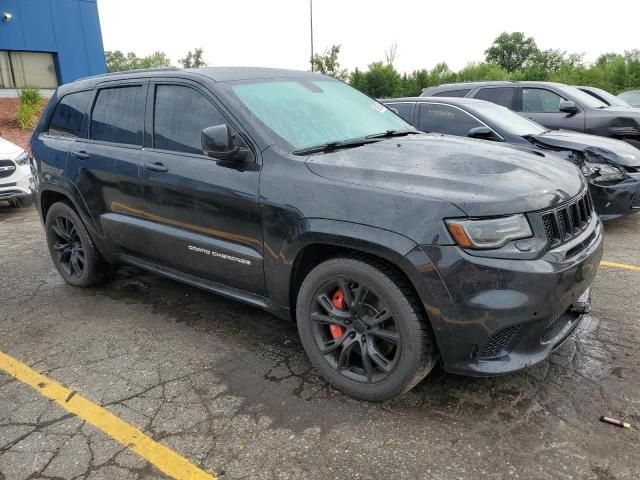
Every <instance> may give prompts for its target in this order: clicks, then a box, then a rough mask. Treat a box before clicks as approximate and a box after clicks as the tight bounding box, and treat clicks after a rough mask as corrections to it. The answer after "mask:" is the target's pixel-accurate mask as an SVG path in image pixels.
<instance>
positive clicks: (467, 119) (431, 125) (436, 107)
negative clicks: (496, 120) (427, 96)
mask: <svg viewBox="0 0 640 480" xmlns="http://www.w3.org/2000/svg"><path fill="white" fill-rule="evenodd" d="M482 126H483V125H482V123H480V122H479V121H478V120H476V119H475V118H473V117H472V116H471V115H469V114H468V113H466V112H464V111H462V110H460V109H459V108H456V107H451V106H449V105H440V104H435V103H422V104H421V105H420V113H419V118H418V129H420V130H423V131H425V132H437V133H446V134H448V135H458V136H466V135H467V133H469V130H471V129H472V128H475V127H482Z"/></svg>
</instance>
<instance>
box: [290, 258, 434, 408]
mask: <svg viewBox="0 0 640 480" xmlns="http://www.w3.org/2000/svg"><path fill="white" fill-rule="evenodd" d="M297 323H298V331H299V334H300V339H301V341H302V345H303V347H304V349H305V351H306V352H307V355H308V356H309V358H310V359H311V362H312V363H313V365H314V366H315V367H316V368H317V369H318V370H319V371H320V373H321V374H322V375H323V376H324V377H325V378H326V379H327V381H329V382H330V383H331V384H333V385H334V386H336V387H337V388H339V389H340V390H342V391H344V392H346V393H348V394H349V395H351V396H353V397H356V398H359V399H363V400H368V401H384V400H388V399H390V398H393V397H395V396H397V395H400V394H402V393H405V392H407V391H409V390H410V389H411V388H413V387H414V386H415V385H416V384H417V383H418V382H419V381H420V380H422V379H423V378H424V377H425V376H426V375H427V374H428V373H429V372H430V371H431V369H432V368H433V366H434V365H435V363H436V360H437V358H438V353H437V348H436V346H435V342H434V337H433V331H432V329H431V326H430V325H429V323H428V320H427V318H426V316H425V314H424V313H423V311H422V307H421V305H420V302H419V301H418V299H417V297H416V295H415V293H414V292H413V290H412V288H411V286H410V285H409V284H408V283H407V281H406V280H405V279H404V277H402V276H401V275H399V274H398V273H397V272H396V271H395V270H394V269H393V268H390V267H389V266H387V265H386V264H384V263H382V262H378V261H376V260H370V259H368V258H364V257H363V258H350V257H345V258H334V259H331V260H328V261H326V262H324V263H321V264H320V265H318V266H317V267H315V268H314V269H313V270H312V271H311V272H310V273H309V275H308V276H307V277H306V278H305V280H304V282H303V283H302V286H301V287H300V292H299V294H298V299H297Z"/></svg>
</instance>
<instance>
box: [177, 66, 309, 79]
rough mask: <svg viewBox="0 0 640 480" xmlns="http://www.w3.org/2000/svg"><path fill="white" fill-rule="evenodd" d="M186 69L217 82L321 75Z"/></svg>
mask: <svg viewBox="0 0 640 480" xmlns="http://www.w3.org/2000/svg"><path fill="white" fill-rule="evenodd" d="M184 71H185V72H191V73H197V74H199V75H204V76H205V77H209V78H211V79H212V80H214V81H216V82H229V81H234V80H251V79H267V78H300V77H311V78H313V77H319V76H321V75H320V74H318V73H313V72H307V71H303V70H289V69H285V68H264V67H205V68H188V69H186V70H184Z"/></svg>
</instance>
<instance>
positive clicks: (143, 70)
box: [80, 67, 181, 80]
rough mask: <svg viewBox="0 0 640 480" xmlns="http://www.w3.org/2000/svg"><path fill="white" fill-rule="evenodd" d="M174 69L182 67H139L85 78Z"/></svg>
mask: <svg viewBox="0 0 640 480" xmlns="http://www.w3.org/2000/svg"><path fill="white" fill-rule="evenodd" d="M173 70H181V69H180V68H178V67H151V68H138V69H134V70H122V71H120V72H107V73H101V74H100V75H92V76H91V77H85V78H98V77H110V76H113V75H122V74H123V73H149V72H165V71H173ZM85 78H81V79H80V80H84V79H85Z"/></svg>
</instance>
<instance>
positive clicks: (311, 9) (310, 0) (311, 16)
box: [309, 0, 313, 72]
mask: <svg viewBox="0 0 640 480" xmlns="http://www.w3.org/2000/svg"><path fill="white" fill-rule="evenodd" d="M309 20H310V23H311V29H310V30H311V71H312V72H313V0H309Z"/></svg>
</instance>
